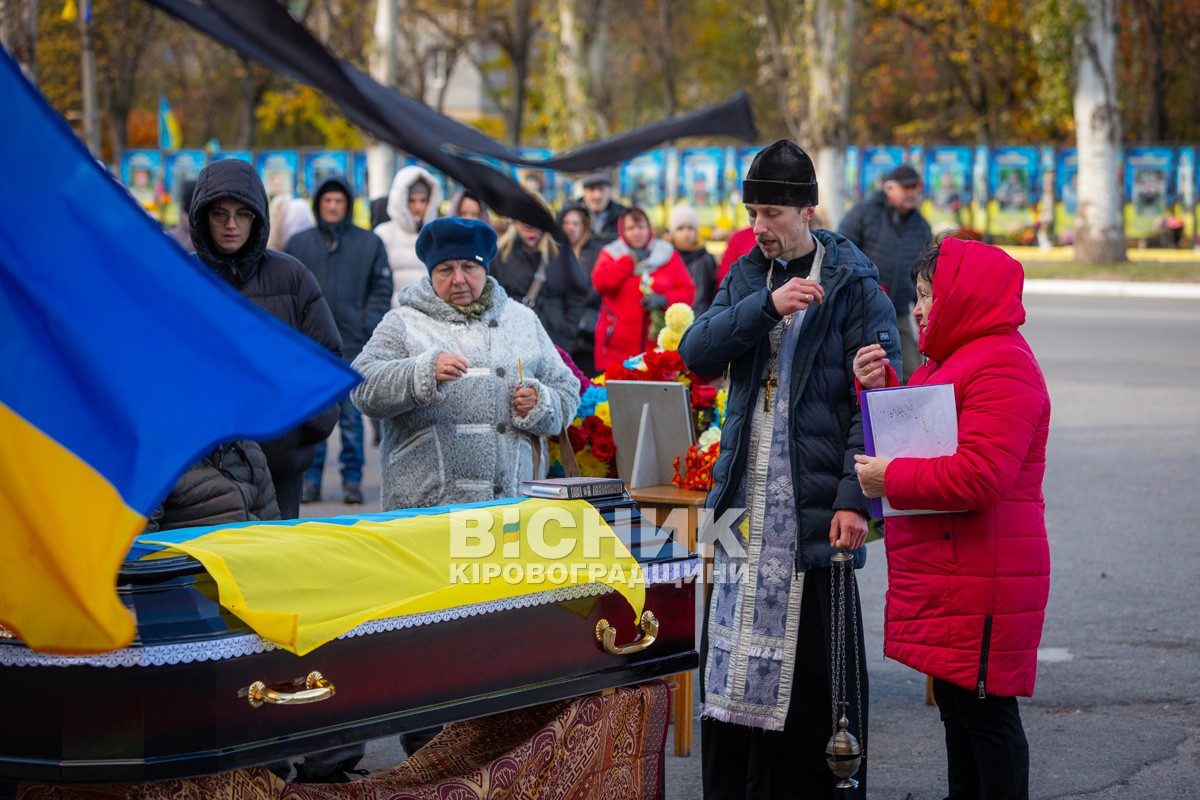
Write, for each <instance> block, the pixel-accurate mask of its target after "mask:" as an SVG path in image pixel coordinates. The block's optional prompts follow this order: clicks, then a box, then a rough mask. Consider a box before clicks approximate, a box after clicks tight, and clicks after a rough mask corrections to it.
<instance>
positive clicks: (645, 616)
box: [596, 609, 658, 656]
mask: <svg viewBox="0 0 1200 800" xmlns="http://www.w3.org/2000/svg"><path fill="white" fill-rule="evenodd" d="M638 628H639V629H640V630H641V632H642V636H641V638H640V639H637V640H636V641H633V642H630V643H629V644H625V645H621V646H620V647H618V646H617V629H616V628H614V627H613V626H612V625H609V624H608V620H606V619H602V620H600V621H599V622H597V623H596V641H597V642H599V643H600V646H601V647H603V648H604V652H606V653H612V654H613V655H614V656H627V655H629V654H630V653H640V652H641V651H643V650H645V649H646V648H647V647H649V646H650V645H652V644H654V640H655V639H657V638H658V619H657V618H656V617H655V616H654V612H653V611H650V610H648V609H647V610H646V611H644V612H642V621H641V624H640V625H639V626H638Z"/></svg>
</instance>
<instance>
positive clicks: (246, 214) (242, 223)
mask: <svg viewBox="0 0 1200 800" xmlns="http://www.w3.org/2000/svg"><path fill="white" fill-rule="evenodd" d="M231 217H232V218H233V219H234V220H235V221H236V222H237V224H238V227H239V228H245V227H246V226H248V225H250V224H251V223H253V222H254V212H253V211H251V210H250V209H248V208H239V209H238V210H237V211H235V212H233V213H232V214H231V213H229V211H228V210H227V209H224V208H214V209H211V210H210V211H209V212H208V221H209V222H211V223H213V224H215V225H220V226H222V227H224V226H225V225H228V224H229V219H230V218H231Z"/></svg>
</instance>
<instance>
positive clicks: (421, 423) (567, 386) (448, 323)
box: [351, 217, 579, 511]
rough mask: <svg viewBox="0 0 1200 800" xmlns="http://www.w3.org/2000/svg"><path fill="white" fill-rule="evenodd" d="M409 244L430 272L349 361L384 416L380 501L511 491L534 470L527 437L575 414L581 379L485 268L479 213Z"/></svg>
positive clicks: (457, 499)
mask: <svg viewBox="0 0 1200 800" xmlns="http://www.w3.org/2000/svg"><path fill="white" fill-rule="evenodd" d="M416 250H417V255H418V256H419V257H420V258H421V260H422V261H423V262H424V263H425V266H426V269H427V270H428V271H429V274H428V276H427V277H426V278H424V279H422V280H421V281H420V282H418V283H415V284H413V285H411V286H408V287H407V288H405V289H403V290H402V291H401V292H400V294H399V296H398V301H399V304H400V307H399V308H398V309H395V310H392V311H389V312H388V314H387V315H386V316H385V317H384V318H383V322H381V323H380V324H379V326H378V327H377V328H376V329H375V333H374V335H373V336H372V337H371V340H370V341H369V342H367V344H366V346H365V347H364V348H363V350H362V353H360V354H359V356H358V358H356V359H355V360H354V364H353V366H354V368H355V369H357V370H358V371H359V372H361V373H362V374H363V377H364V378H365V380H364V381H363V382H362V383H361V384H359V386H358V387H357V388H355V390H354V391H353V392H352V393H351V398H352V399H353V400H354V404H355V405H356V406H358V408H359V410H361V411H362V412H363V413H364V414H367V415H368V416H371V417H375V418H377V419H381V420H383V446H382V461H383V482H382V507H383V509H384V510H385V511H388V510H393V509H397V508H417V507H425V506H437V505H445V504H447V503H470V502H478V501H486V500H493V499H496V498H501V497H514V496H517V495H518V494H519V493H520V487H521V481H522V480H528V479H530V478H533V477H535V476H534V452H535V451H534V448H535V447H538V448H539V453H541V454H544V451H541V445H540V443H538V442H536V441H535V440H536V438H537V437H541V436H546V435H549V434H555V433H559V432H560V431H562V429H563V425H564V424H565V423H567V422H569V421H570V420H571V418H572V417H574V416H575V410H576V408H577V407H578V405H579V380H578V379H577V378H576V377H575V376H574V375H573V374H572V373H571V370H570V369H569V368H568V367H567V365H566V364H564V363H563V360H562V358H561V357H560V356H559V355H558V352H557V351H556V350H555V349H554V344H553V343H552V342H551V341H550V336H549V335H548V334H547V333H546V330H545V328H543V327H542V325H541V323H540V322H538V319H537V316H536V315H535V314H534V313H533V311H531V310H530V309H528V308H526V307H525V306H523V305H521V304H520V303H519V302H516V301H514V300H512V299H511V298H509V296H508V295H507V294H506V293H505V291H504V289H503V288H501V287H500V285H499V284H498V283H497V282H496V280H495V279H494V278H492V277H490V276H489V275H488V272H487V270H488V264H489V263H491V260H492V257H493V256H495V254H496V233H495V231H494V230H492V228H491V227H490V226H489V225H487V223H484V222H481V221H479V220H467V219H459V218H457V217H446V218H442V219H437V220H433V221H431V222H429V223H427V224H426V225H425V226H424V227H423V228H422V229H421V234H420V236H418V237H417V242H416ZM540 460H541V463H542V467H541V470H540V471H543V472H544V470H545V464H546V459H545V458H541V459H540Z"/></svg>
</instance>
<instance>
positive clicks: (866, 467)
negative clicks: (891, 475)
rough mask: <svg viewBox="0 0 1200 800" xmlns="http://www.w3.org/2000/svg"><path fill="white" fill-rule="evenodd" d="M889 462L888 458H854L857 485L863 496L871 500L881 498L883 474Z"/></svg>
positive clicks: (857, 456)
mask: <svg viewBox="0 0 1200 800" xmlns="http://www.w3.org/2000/svg"><path fill="white" fill-rule="evenodd" d="M890 461H891V459H888V458H879V457H878V456H864V455H861V454H860V455H856V456H855V457H854V462H855V463H854V471H855V473H857V474H858V485H859V486H861V487H862V490H863V494H865V495H866V496H867V497H869V498H871V499H872V500H874V499H875V498H877V497H883V494H884V492H883V474H884V473H885V472H887V465H888V463H889V462H890Z"/></svg>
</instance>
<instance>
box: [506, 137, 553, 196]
mask: <svg viewBox="0 0 1200 800" xmlns="http://www.w3.org/2000/svg"><path fill="white" fill-rule="evenodd" d="M517 152H518V153H520V154H521V157H522V158H528V159H537V160H539V161H546V160H548V159H550V158H553V156H554V153H553V152H552V151H550V150H548V149H546V148H544V147H529V148H524V149H521V150H518V151H517ZM512 174H513V177H514V178H515V179H516V181H517V183H519V184H521V185H522V186H524V187H525V188H526V189H528V190H529V191H531V192H536V193H537V194H539V195H541V196H542V199H543V200H545V201H546V202H547V203H550V204H554V203H555V202H556V201H557V200H558V192H559V190H560V187H559V185H558V173H556V172H555V171H554V170H551V169H537V168H535V167H513V171H512Z"/></svg>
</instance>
